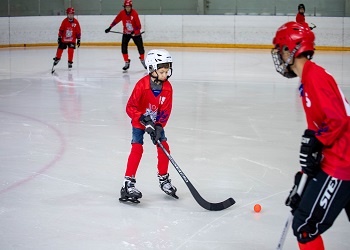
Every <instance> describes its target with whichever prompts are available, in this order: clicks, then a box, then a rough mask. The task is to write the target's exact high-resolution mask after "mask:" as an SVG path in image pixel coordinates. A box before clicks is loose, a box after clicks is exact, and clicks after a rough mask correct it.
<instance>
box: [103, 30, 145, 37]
mask: <svg viewBox="0 0 350 250" xmlns="http://www.w3.org/2000/svg"><path fill="white" fill-rule="evenodd" d="M109 33H116V34H122V35H123V34H124V33H123V32H119V31H113V30H111V31H109ZM143 33H145V32H144V31H142V32H141V33H140V35H142V34H143ZM126 35H127V34H126ZM129 35H131V34H129ZM136 36H137V35H136Z"/></svg>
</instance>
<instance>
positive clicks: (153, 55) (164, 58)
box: [145, 49, 173, 74]
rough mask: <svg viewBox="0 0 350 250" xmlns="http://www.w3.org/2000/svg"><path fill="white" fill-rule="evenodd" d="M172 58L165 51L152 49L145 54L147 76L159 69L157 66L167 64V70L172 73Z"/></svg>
mask: <svg viewBox="0 0 350 250" xmlns="http://www.w3.org/2000/svg"><path fill="white" fill-rule="evenodd" d="M172 62H173V58H172V57H171V55H170V54H169V52H168V51H166V50H165V49H152V50H150V51H149V52H148V53H147V56H146V60H145V63H146V67H147V72H148V74H150V73H152V72H153V71H156V70H157V69H158V68H159V66H158V65H159V64H164V63H168V64H169V69H170V71H172Z"/></svg>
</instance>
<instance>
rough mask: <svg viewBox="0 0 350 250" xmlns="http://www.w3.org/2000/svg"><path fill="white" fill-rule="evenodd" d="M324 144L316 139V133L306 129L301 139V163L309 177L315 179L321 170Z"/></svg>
mask: <svg viewBox="0 0 350 250" xmlns="http://www.w3.org/2000/svg"><path fill="white" fill-rule="evenodd" d="M322 147H323V144H322V143H321V142H320V141H319V140H318V139H317V138H316V136H315V132H314V131H312V130H310V129H306V130H305V132H304V134H303V136H302V137H301V147H300V154H299V161H300V165H301V168H302V170H303V171H304V173H306V174H307V175H308V176H309V177H314V176H315V175H316V174H317V173H318V171H319V170H320V163H321V160H322Z"/></svg>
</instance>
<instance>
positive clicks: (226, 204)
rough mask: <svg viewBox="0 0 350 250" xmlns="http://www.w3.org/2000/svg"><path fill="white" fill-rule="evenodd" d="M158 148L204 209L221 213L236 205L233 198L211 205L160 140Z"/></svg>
mask: <svg viewBox="0 0 350 250" xmlns="http://www.w3.org/2000/svg"><path fill="white" fill-rule="evenodd" d="M157 144H158V146H159V147H160V148H161V149H162V150H163V152H164V153H165V154H166V156H167V157H168V158H169V160H170V162H171V164H173V166H174V167H175V169H176V171H177V172H178V173H179V174H180V176H181V178H182V179H183V180H184V182H185V183H186V185H187V187H188V189H189V190H190V192H191V194H192V196H193V198H194V199H195V200H196V201H197V203H198V204H199V205H200V206H201V207H202V208H204V209H207V210H210V211H221V210H224V209H226V208H229V207H230V206H232V205H233V204H235V203H236V202H235V200H234V199H233V198H231V197H230V198H228V199H227V200H225V201H222V202H219V203H211V202H208V201H206V200H204V199H203V198H202V196H201V195H200V194H199V193H198V191H197V190H196V188H195V187H194V186H193V185H192V183H191V182H190V180H189V179H188V178H187V176H186V175H185V173H184V172H182V170H181V169H180V167H179V165H177V164H176V162H175V161H174V159H173V157H171V155H170V154H169V153H168V151H167V150H166V149H165V148H164V146H163V145H162V143H161V142H160V141H159V140H158V141H157Z"/></svg>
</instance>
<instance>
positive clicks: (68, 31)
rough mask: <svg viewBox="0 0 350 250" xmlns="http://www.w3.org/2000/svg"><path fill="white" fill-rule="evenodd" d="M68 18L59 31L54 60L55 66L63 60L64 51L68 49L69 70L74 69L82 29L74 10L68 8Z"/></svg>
mask: <svg viewBox="0 0 350 250" xmlns="http://www.w3.org/2000/svg"><path fill="white" fill-rule="evenodd" d="M66 13H67V18H65V19H64V20H63V21H62V23H61V26H60V28H59V31H58V39H57V43H58V48H57V52H56V57H54V58H53V61H54V62H53V66H56V65H57V64H58V62H59V61H60V60H61V56H62V53H63V50H65V49H66V48H67V47H68V68H69V69H70V68H72V65H73V56H74V50H75V47H76V45H77V46H78V48H79V47H80V38H81V29H80V24H79V22H78V20H77V19H75V18H74V13H75V11H74V8H67V10H66Z"/></svg>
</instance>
